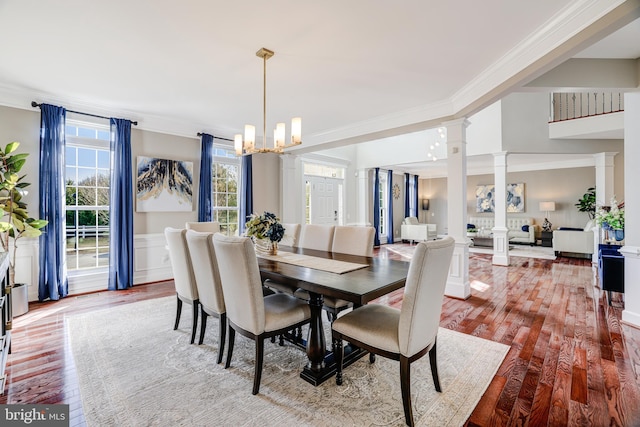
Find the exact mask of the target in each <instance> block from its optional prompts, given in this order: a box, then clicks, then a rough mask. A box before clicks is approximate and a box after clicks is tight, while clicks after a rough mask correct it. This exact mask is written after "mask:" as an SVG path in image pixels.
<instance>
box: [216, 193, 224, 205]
mask: <svg viewBox="0 0 640 427" xmlns="http://www.w3.org/2000/svg"><path fill="white" fill-rule="evenodd" d="M215 206H227V195H226V194H224V193H218V194H216V200H215Z"/></svg>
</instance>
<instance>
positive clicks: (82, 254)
mask: <svg viewBox="0 0 640 427" xmlns="http://www.w3.org/2000/svg"><path fill="white" fill-rule="evenodd" d="M96 264H97V263H96V250H95V249H87V250H79V251H78V268H89V267H95V266H96Z"/></svg>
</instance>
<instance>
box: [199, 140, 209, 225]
mask: <svg viewBox="0 0 640 427" xmlns="http://www.w3.org/2000/svg"><path fill="white" fill-rule="evenodd" d="M212 166H213V135H209V134H206V133H203V134H202V138H201V143H200V187H198V221H203V222H204V221H211V218H212V215H211V214H212V212H211V206H212V205H211V180H212V176H211V168H212Z"/></svg>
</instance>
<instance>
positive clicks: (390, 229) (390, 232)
mask: <svg viewBox="0 0 640 427" xmlns="http://www.w3.org/2000/svg"><path fill="white" fill-rule="evenodd" d="M387 183H388V185H387V187H388V188H389V191H388V193H387V203H388V205H389V209H388V213H387V243H393V171H391V170H390V171H387Z"/></svg>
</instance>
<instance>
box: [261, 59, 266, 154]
mask: <svg viewBox="0 0 640 427" xmlns="http://www.w3.org/2000/svg"><path fill="white" fill-rule="evenodd" d="M262 149H263V150H266V149H267V55H264V56H263V57H262Z"/></svg>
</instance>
